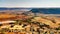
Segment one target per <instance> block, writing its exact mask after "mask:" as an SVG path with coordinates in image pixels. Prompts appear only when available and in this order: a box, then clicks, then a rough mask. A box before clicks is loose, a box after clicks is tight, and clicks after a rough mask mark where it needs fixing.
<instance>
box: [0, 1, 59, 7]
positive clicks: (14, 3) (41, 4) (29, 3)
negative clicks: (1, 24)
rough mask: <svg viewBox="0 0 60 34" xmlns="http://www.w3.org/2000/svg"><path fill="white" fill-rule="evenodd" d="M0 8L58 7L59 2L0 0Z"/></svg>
mask: <svg viewBox="0 0 60 34" xmlns="http://www.w3.org/2000/svg"><path fill="white" fill-rule="evenodd" d="M0 7H60V0H0Z"/></svg>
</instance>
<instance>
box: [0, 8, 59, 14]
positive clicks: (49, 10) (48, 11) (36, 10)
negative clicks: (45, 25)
mask: <svg viewBox="0 0 60 34" xmlns="http://www.w3.org/2000/svg"><path fill="white" fill-rule="evenodd" d="M21 9H23V10H29V11H32V12H33V13H44V14H60V8H0V11H1V10H21Z"/></svg>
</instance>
